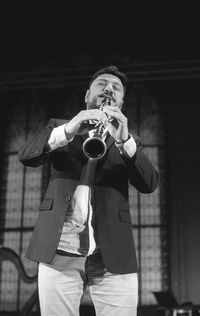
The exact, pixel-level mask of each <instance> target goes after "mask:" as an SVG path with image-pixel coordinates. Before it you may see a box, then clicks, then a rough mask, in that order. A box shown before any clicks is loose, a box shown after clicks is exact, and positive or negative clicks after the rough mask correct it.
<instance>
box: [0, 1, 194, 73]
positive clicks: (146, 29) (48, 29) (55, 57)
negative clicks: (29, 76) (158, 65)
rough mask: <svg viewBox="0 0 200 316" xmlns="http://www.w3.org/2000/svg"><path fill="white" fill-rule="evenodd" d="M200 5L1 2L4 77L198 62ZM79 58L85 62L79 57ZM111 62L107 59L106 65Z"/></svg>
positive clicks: (2, 68)
mask: <svg viewBox="0 0 200 316" xmlns="http://www.w3.org/2000/svg"><path fill="white" fill-rule="evenodd" d="M199 16H200V5H192V4H190V5H187V6H186V5H184V4H180V5H173V6H171V7H170V6H162V7H161V6H160V7H158V6H154V7H153V6H152V5H148V6H147V5H146V6H142V5H140V6H136V5H135V4H134V2H133V1H132V2H131V1H126V0H123V1H120V0H118V1H117V0H115V1H114V0H110V1H109V0H107V1H105V0H101V1H95V0H93V1H89V0H88V1H86V0H85V1H81V0H79V1H78V0H74V1H70V0H68V1H66V0H65V1H64V0H63V1H62V0H60V1H54V2H46V1H38V2H37V1H19V0H1V2H0V37H1V58H0V69H1V72H4V73H5V72H15V71H29V70H33V69H40V67H47V68H54V67H58V68H62V67H69V66H73V65H75V60H76V58H79V64H80V63H82V64H83V65H84V64H87V63H89V62H90V61H89V60H91V59H92V60H93V63H96V64H101V63H104V62H105V61H107V59H109V56H113V52H114V53H115V55H117V54H119V55H120V56H122V55H123V56H124V57H123V58H124V59H123V60H122V62H129V61H130V60H131V61H142V62H144V61H145V62H152V61H156V62H157V61H161V62H163V61H177V60H199V59H200V45H199V31H200V19H199ZM80 56H81V57H80ZM106 58H107V59H106Z"/></svg>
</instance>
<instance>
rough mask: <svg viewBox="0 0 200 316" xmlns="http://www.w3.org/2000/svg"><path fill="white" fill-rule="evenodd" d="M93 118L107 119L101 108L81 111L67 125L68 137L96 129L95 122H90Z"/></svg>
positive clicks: (97, 119) (66, 132)
mask: <svg viewBox="0 0 200 316" xmlns="http://www.w3.org/2000/svg"><path fill="white" fill-rule="evenodd" d="M92 120H95V121H105V120H106V115H105V113H104V112H102V111H101V110H99V109H92V110H83V111H80V112H79V113H78V114H77V115H76V116H74V117H73V118H72V119H71V120H70V121H69V123H67V124H66V125H65V134H66V138H67V139H68V140H69V139H71V138H73V137H74V136H75V135H81V134H85V133H87V132H89V131H90V130H92V129H94V127H95V124H90V121H92Z"/></svg>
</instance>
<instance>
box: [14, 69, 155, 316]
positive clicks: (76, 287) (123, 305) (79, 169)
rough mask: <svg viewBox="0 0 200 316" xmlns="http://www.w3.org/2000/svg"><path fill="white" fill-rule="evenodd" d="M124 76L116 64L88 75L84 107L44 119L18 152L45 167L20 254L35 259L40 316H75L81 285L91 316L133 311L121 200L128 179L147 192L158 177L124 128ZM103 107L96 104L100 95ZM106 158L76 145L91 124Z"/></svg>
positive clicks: (129, 315)
mask: <svg viewBox="0 0 200 316" xmlns="http://www.w3.org/2000/svg"><path fill="white" fill-rule="evenodd" d="M125 91H126V76H125V75H124V74H123V73H121V72H119V71H118V69H117V68H116V67H115V66H110V67H107V68H103V69H101V70H99V71H98V72H96V73H95V74H94V76H93V77H92V80H91V82H90V85H89V89H88V90H87V92H86V95H85V102H86V105H87V108H86V110H83V111H80V112H79V113H78V114H77V115H76V116H74V117H73V118H72V119H71V120H70V121H64V120H59V119H51V120H50V121H49V123H48V124H47V126H46V127H45V128H44V129H42V130H40V131H38V133H36V135H35V136H34V137H33V138H32V139H31V140H29V141H28V142H27V143H26V144H25V145H24V146H23V148H22V149H21V150H20V152H19V159H20V161H21V162H22V163H23V164H24V165H25V166H30V167H37V166H40V165H42V164H44V163H46V162H50V163H51V179H50V182H49V186H48V188H47V192H46V195H45V197H44V200H43V201H42V203H41V206H40V214H39V217H38V220H37V223H36V226H35V230H34V233H33V236H32V239H31V242H30V245H29V248H28V251H27V254H26V256H27V258H29V259H31V260H34V261H38V262H39V272H38V285H39V299H40V308H41V315H42V316H47V315H48V316H50V315H52V316H53V315H54V316H55V315H59V316H60V315H70V316H77V315H79V305H80V300H81V296H82V294H83V291H84V289H85V286H86V285H88V286H89V289H90V293H91V298H92V300H93V303H94V306H95V310H96V315H97V316H100V315H105V316H106V315H109V316H114V315H118V316H134V315H136V313H137V297H138V284H137V262H136V254H135V246H134V241H133V234H132V223H131V217H130V212H129V203H128V185H129V182H130V183H131V184H132V185H133V186H134V187H135V188H136V189H137V190H139V192H142V193H151V192H153V191H154V190H155V189H156V187H157V185H158V174H157V171H156V170H155V168H154V167H153V165H152V163H151V161H150V160H149V158H148V157H147V156H146V155H145V154H144V152H143V149H142V146H141V141H140V138H139V137H138V136H136V135H131V134H130V133H129V131H128V120H127V118H126V117H125V115H124V114H123V113H122V111H121V109H122V106H123V99H124V95H125ZM105 93H107V94H109V96H110V98H109V101H110V104H109V105H105V106H104V108H103V110H100V109H99V107H100V105H101V104H102V102H103V100H104V94H105ZM108 118H109V122H110V123H108V124H105V125H106V129H105V130H104V131H103V135H102V138H103V139H104V140H105V142H106V153H105V155H104V156H103V157H102V158H101V159H93V158H88V157H86V155H85V154H84V152H83V142H84V141H85V140H86V139H87V138H88V137H89V135H90V137H92V133H93V132H94V131H95V126H96V124H97V123H98V122H104V123H105V122H108Z"/></svg>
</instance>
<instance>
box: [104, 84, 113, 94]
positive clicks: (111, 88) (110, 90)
mask: <svg viewBox="0 0 200 316" xmlns="http://www.w3.org/2000/svg"><path fill="white" fill-rule="evenodd" d="M104 91H108V92H112V93H113V92H114V89H113V86H112V84H111V83H107V84H106V86H105V87H104Z"/></svg>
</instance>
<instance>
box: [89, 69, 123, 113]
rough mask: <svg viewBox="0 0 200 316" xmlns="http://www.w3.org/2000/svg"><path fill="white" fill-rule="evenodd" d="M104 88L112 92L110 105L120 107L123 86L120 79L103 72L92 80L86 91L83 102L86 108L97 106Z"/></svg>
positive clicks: (100, 101)
mask: <svg viewBox="0 0 200 316" xmlns="http://www.w3.org/2000/svg"><path fill="white" fill-rule="evenodd" d="M105 90H108V91H110V92H112V99H111V105H112V106H117V107H119V108H120V109H121V108H122V105H123V97H124V87H123V85H122V82H121V80H120V79H119V78H118V77H116V76H114V75H111V74H103V75H100V76H98V77H97V78H96V79H95V80H94V81H93V82H92V84H91V86H90V88H89V90H87V92H86V96H85V102H86V104H87V109H88V110H89V109H95V108H99V106H100V105H101V103H102V100H103V93H104V92H105Z"/></svg>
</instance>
